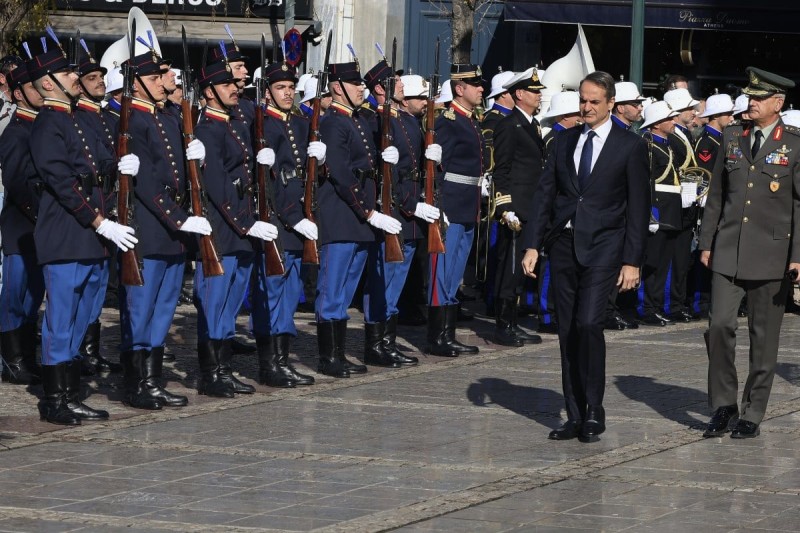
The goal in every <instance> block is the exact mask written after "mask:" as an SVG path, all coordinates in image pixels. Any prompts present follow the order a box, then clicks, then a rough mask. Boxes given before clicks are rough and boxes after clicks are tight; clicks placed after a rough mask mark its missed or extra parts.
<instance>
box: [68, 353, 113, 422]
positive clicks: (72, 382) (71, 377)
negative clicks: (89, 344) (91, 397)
mask: <svg viewBox="0 0 800 533" xmlns="http://www.w3.org/2000/svg"><path fill="white" fill-rule="evenodd" d="M67 409H69V410H70V411H71V412H72V414H74V415H75V416H77V417H78V418H80V419H81V420H108V411H104V410H102V409H92V408H91V407H89V406H88V405H86V404H85V403H83V402H81V364H80V361H72V362H71V363H67Z"/></svg>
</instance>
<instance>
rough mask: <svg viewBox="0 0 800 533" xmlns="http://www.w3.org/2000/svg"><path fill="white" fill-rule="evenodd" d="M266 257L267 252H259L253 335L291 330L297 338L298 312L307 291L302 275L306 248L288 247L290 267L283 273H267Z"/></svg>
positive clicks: (285, 255) (286, 256)
mask: <svg viewBox="0 0 800 533" xmlns="http://www.w3.org/2000/svg"><path fill="white" fill-rule="evenodd" d="M264 259H265V256H264V254H263V253H259V254H258V258H257V260H256V266H255V268H256V274H257V276H258V279H257V281H256V284H255V290H254V291H253V312H252V315H251V318H250V320H251V329H252V331H253V335H255V336H256V337H263V336H266V335H282V334H285V333H288V334H289V335H292V336H295V337H296V336H297V329H296V328H295V327H294V312H295V311H296V310H297V304H298V302H299V301H300V296H301V295H302V294H303V281H302V280H301V278H300V267H301V265H302V262H303V251H302V250H296V251H295V250H287V251H285V252H284V253H283V264H284V268H285V270H286V272H284V274H283V276H267V273H266V272H267V270H266V264H265V262H264Z"/></svg>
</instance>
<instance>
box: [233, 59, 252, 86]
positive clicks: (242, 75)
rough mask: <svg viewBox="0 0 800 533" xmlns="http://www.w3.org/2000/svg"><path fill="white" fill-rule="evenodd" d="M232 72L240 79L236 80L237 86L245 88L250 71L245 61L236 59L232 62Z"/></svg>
mask: <svg viewBox="0 0 800 533" xmlns="http://www.w3.org/2000/svg"><path fill="white" fill-rule="evenodd" d="M231 72H232V73H233V77H234V78H238V79H239V81H237V82H236V86H237V87H239V88H240V89H243V88H244V85H245V82H246V81H247V74H248V73H249V71H248V70H247V67H246V66H245V65H244V61H234V62H233V63H231Z"/></svg>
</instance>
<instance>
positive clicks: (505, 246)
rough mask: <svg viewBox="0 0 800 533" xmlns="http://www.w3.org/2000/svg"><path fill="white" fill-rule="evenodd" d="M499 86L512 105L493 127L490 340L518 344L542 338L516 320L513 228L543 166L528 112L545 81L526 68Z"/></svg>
mask: <svg viewBox="0 0 800 533" xmlns="http://www.w3.org/2000/svg"><path fill="white" fill-rule="evenodd" d="M504 88H506V89H508V92H509V93H510V94H511V97H512V98H513V99H514V109H513V110H512V111H511V114H509V115H508V116H506V117H504V118H502V119H500V122H498V123H497V126H496V127H495V130H494V155H495V168H494V186H495V197H494V198H493V201H494V202H495V206H496V207H495V216H496V217H497V218H498V219H499V221H500V225H499V227H498V228H497V251H496V254H497V255H496V257H497V268H496V271H495V278H494V294H495V315H494V317H495V329H494V340H495V342H496V343H497V344H502V345H503V346H522V345H523V344H525V343H528V344H538V343H540V342H542V338H541V337H539V336H538V335H531V334H529V333H526V332H525V331H523V330H522V329H520V327H519V325H518V324H517V306H518V303H519V296H520V294H521V293H522V289H523V284H524V280H525V276H524V275H523V272H522V269H521V268H520V266H519V262H518V261H519V260H518V259H517V258H518V257H521V256H522V251H523V250H524V246H523V243H522V241H521V240H520V239H519V238H518V237H519V232H520V231H522V227H523V226H524V225H525V223H526V222H527V221H528V219H529V217H530V207H531V205H530V198H531V197H532V196H533V193H534V191H535V190H536V186H537V185H538V183H539V176H540V175H541V173H542V168H543V167H544V160H545V147H544V141H543V140H542V134H541V128H540V126H539V121H538V120H536V119H535V118H534V115H535V114H536V112H537V110H538V109H539V104H540V102H541V100H542V93H541V90H542V89H544V88H545V86H544V85H542V82H541V81H539V74H538V73H537V72H536V69H535V68H534V67H531V68H529V69H528V70H526V71H525V72H520V73H519V74H517V75H515V76H514V77H513V78H511V79H510V80H509V81H508V82H507V83H506V85H504Z"/></svg>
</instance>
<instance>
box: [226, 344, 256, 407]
mask: <svg viewBox="0 0 800 533" xmlns="http://www.w3.org/2000/svg"><path fill="white" fill-rule="evenodd" d="M221 342H222V346H221V348H220V351H219V379H220V380H221V381H222V382H223V383H225V384H227V385H228V387H229V388H230V389H231V390H233V392H235V393H238V394H253V393H254V392H255V391H256V388H255V387H253V386H252V385H248V384H247V383H243V382H241V381H239V380H238V379H236V377H235V376H234V375H233V368H231V361H233V339H223V340H222V341H221Z"/></svg>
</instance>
